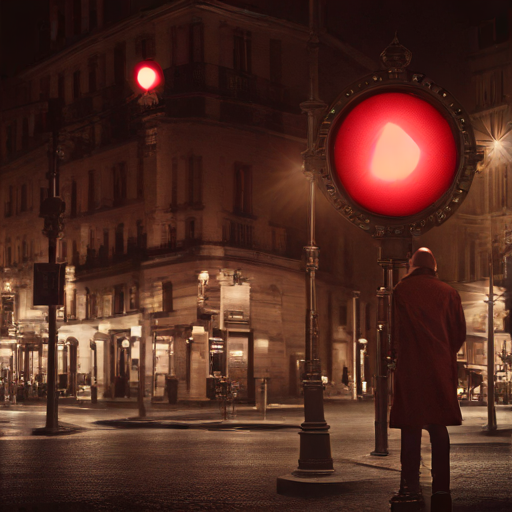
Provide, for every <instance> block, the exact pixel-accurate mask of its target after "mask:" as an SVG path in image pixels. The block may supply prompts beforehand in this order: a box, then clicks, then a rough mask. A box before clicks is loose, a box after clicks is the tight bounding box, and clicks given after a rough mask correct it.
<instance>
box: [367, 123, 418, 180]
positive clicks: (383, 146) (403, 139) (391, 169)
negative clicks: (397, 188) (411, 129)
mask: <svg viewBox="0 0 512 512" xmlns="http://www.w3.org/2000/svg"><path fill="white" fill-rule="evenodd" d="M420 155H421V151H420V148H419V147H418V144H416V142H414V140H413V139H412V138H411V137H410V136H409V135H408V134H407V133H406V132H405V131H404V130H402V128H400V126H397V125H396V124H393V123H388V124H386V126H384V128H383V130H382V133H381V135H380V137H379V139H378V140H377V143H376V144H375V151H374V153H373V158H372V162H371V165H370V169H371V171H372V174H373V175H374V176H375V177H376V178H380V179H381V180H384V181H397V180H402V179H404V178H406V177H407V176H409V174H411V173H412V172H413V171H414V169H416V166H417V165H418V162H419V160H420Z"/></svg>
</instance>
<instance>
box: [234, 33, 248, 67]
mask: <svg viewBox="0 0 512 512" xmlns="http://www.w3.org/2000/svg"><path fill="white" fill-rule="evenodd" d="M233 43H234V45H233V68H234V69H235V70H236V71H242V72H244V73H251V68H252V55H251V33H250V32H246V31H241V30H240V31H237V32H236V33H235V35H234V41H233Z"/></svg>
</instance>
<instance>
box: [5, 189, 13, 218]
mask: <svg viewBox="0 0 512 512" xmlns="http://www.w3.org/2000/svg"><path fill="white" fill-rule="evenodd" d="M8 190H9V191H8V195H7V201H6V202H5V204H4V217H11V216H12V214H13V212H14V187H13V186H12V185H9V189H8Z"/></svg>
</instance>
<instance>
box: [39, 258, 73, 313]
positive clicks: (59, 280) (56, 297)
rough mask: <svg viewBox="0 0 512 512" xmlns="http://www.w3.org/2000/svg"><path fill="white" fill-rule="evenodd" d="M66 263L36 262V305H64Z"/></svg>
mask: <svg viewBox="0 0 512 512" xmlns="http://www.w3.org/2000/svg"><path fill="white" fill-rule="evenodd" d="M65 281H66V264H65V263H34V306H64V283H65Z"/></svg>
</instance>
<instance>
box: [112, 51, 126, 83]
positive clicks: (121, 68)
mask: <svg viewBox="0 0 512 512" xmlns="http://www.w3.org/2000/svg"><path fill="white" fill-rule="evenodd" d="M125 77H126V46H125V44H124V43H122V44H118V45H117V46H116V47H115V49H114V83H115V84H116V85H123V84H124V81H125Z"/></svg>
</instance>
